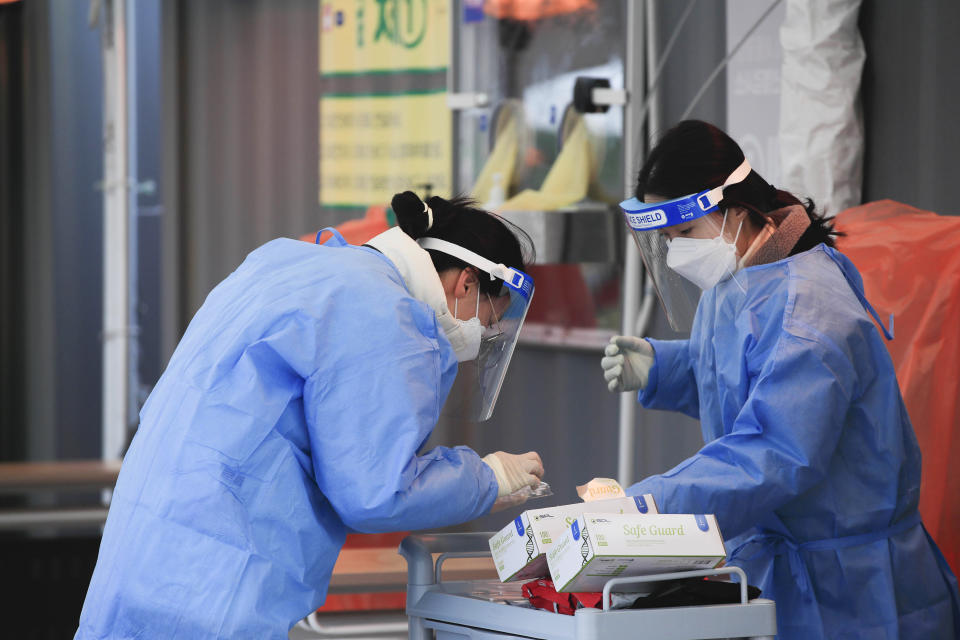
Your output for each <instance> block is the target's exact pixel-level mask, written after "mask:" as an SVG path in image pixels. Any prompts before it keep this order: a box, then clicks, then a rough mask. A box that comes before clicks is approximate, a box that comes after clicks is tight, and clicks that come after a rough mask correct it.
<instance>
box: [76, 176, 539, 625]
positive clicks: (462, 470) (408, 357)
mask: <svg viewBox="0 0 960 640" xmlns="http://www.w3.org/2000/svg"><path fill="white" fill-rule="evenodd" d="M392 206H393V210H394V212H395V213H396V215H397V219H398V221H399V226H398V227H394V228H392V229H390V230H389V231H386V232H384V233H382V234H380V235H379V236H376V237H375V238H373V239H372V240H370V242H369V243H368V245H366V246H350V245H347V244H346V243H345V242H344V241H343V239H342V237H340V235H339V234H338V233H336V232H334V234H333V237H332V238H331V240H329V241H328V242H326V243H325V244H323V245H319V244H310V243H306V242H302V241H298V240H288V239H280V240H274V241H272V242H269V243H267V244H265V245H263V246H262V247H260V248H259V249H256V250H255V251H253V252H252V253H251V254H250V255H249V256H248V257H247V258H246V260H245V261H244V262H243V263H242V264H241V265H240V266H239V267H238V268H237V270H236V271H234V272H233V273H232V274H231V275H230V276H229V277H227V279H226V280H224V281H223V282H221V283H220V284H219V285H217V287H215V288H214V289H213V291H211V292H210V294H209V296H208V297H207V299H206V301H205V302H204V303H203V306H202V307H201V308H200V310H199V311H198V312H197V314H196V315H195V316H194V318H193V320H192V321H191V323H190V326H189V327H188V329H187V331H186V333H185V335H184V336H183V339H182V340H181V342H180V344H179V346H178V347H177V349H176V352H175V353H174V355H173V357H172V358H171V360H170V363H169V364H168V366H167V368H166V371H165V372H164V374H163V376H162V377H161V379H160V381H159V382H158V383H157V385H156V387H155V388H154V390H153V392H152V393H151V395H150V397H149V399H148V400H147V402H146V404H145V406H144V407H143V411H142V412H141V414H140V426H139V429H138V431H137V433H136V435H135V437H134V438H133V441H132V443H131V445H130V448H129V451H128V452H127V454H126V457H125V459H124V462H123V467H122V470H121V473H120V477H119V480H118V482H117V485H116V491H115V492H114V494H113V500H112V503H111V506H110V513H109V516H108V518H107V523H106V527H105V529H104V532H103V540H102V543H101V545H100V555H99V558H98V561H97V565H96V569H95V571H94V574H93V578H92V580H91V582H90V587H89V590H88V592H87V596H86V601H85V602H84V605H83V611H82V614H81V617H80V624H79V628H78V630H77V633H76V638H77V639H78V640H79V639H83V640H88V639H94V638H97V639H99V638H134V637H138V638H140V637H149V638H191V639H199V638H278V639H279V638H286V637H287V634H288V631H289V629H290V628H291V627H292V626H293V625H294V624H295V623H296V622H297V621H298V620H299V619H301V618H302V617H304V616H305V615H307V614H308V613H310V612H311V611H313V610H314V609H316V608H317V607H319V606H320V605H322V604H323V602H324V599H325V595H326V590H327V584H328V582H329V579H330V575H331V571H332V569H333V565H334V562H335V561H336V559H337V555H338V553H339V551H340V548H341V547H342V545H343V543H344V539H345V536H346V534H347V533H348V532H387V531H403V530H415V529H427V528H432V527H442V526H447V525H452V524H456V523H461V522H464V521H467V520H470V519H472V518H476V517H478V516H480V515H483V514H486V513H488V512H490V511H491V509H493V508H498V507H500V506H502V505H511V504H516V503H518V502H519V501H522V499H523V498H519V499H518V498H517V492H518V491H520V490H522V489H524V488H525V487H529V486H534V485H537V484H538V482H539V480H540V478H541V477H542V476H543V465H542V463H541V461H540V457H539V455H537V454H536V453H534V452H530V453H526V454H522V455H511V454H508V453H504V452H496V453H493V454H490V455H488V456H486V457H483V458H481V457H480V456H478V455H477V454H476V453H475V452H474V451H473V450H471V449H469V448H467V447H455V448H447V447H436V448H434V449H431V450H429V451H426V452H424V453H418V452H419V451H420V449H421V448H422V447H423V445H424V444H425V443H426V441H427V439H428V438H429V437H430V434H431V432H432V431H433V429H434V426H435V425H436V422H437V419H438V416H439V413H440V409H441V407H442V406H443V404H444V402H445V400H446V397H447V394H448V392H449V391H450V388H451V385H452V383H453V379H454V377H455V376H456V374H457V368H458V363H461V362H462V363H466V366H471V367H475V368H476V382H475V384H474V385H473V387H474V391H475V398H473V401H472V402H471V403H469V405H468V406H470V407H472V409H473V411H474V414H473V417H475V418H476V419H478V420H482V419H486V418H488V417H490V415H491V413H492V412H493V407H494V404H495V402H496V399H497V394H498V393H499V389H500V385H501V383H502V381H503V376H504V374H505V372H506V368H507V364H508V363H509V360H510V356H511V354H512V352H513V348H514V346H515V344H516V340H517V335H518V333H519V331H520V327H521V325H522V323H523V319H524V317H525V314H526V310H527V308H528V306H529V303H530V299H531V297H532V295H533V280H532V279H531V278H530V277H529V276H528V275H527V274H525V273H524V271H523V270H524V264H525V262H526V260H525V257H524V249H525V247H524V246H523V245H522V244H521V240H520V238H519V237H518V236H517V235H516V234H515V233H514V232H512V231H511V230H510V228H508V226H507V225H506V224H505V223H504V222H503V221H502V220H501V219H499V218H498V217H496V216H494V215H492V214H489V213H487V212H486V211H482V210H479V209H476V208H474V207H473V206H472V204H471V203H470V202H469V201H467V200H464V199H453V200H445V199H443V198H439V197H433V198H430V199H429V200H428V201H427V202H423V201H421V200H420V198H419V197H417V196H416V195H415V194H414V193H412V192H409V191H408V192H404V193H402V194H398V195H397V196H395V197H394V198H393V203H392ZM318 239H319V236H318ZM527 240H528V239H527ZM530 249H531V250H532V247H530ZM520 493H521V495H522V492H520Z"/></svg>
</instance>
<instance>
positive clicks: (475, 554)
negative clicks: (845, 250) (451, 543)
mask: <svg viewBox="0 0 960 640" xmlns="http://www.w3.org/2000/svg"><path fill="white" fill-rule="evenodd" d="M490 555H491V554H490V550H489V549H488V550H486V551H449V552H447V553H441V554H440V557H438V558H437V569H436V574H435V575H434V579H435V580H436V583H437V584H440V583H441V582H443V579H442V578H441V575H442V574H441V568H442V567H443V561H444V560H446V559H447V558H489V557H490Z"/></svg>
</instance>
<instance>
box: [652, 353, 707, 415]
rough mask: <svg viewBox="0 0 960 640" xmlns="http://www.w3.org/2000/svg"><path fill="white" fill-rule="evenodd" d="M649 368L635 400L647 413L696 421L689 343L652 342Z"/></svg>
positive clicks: (696, 400)
mask: <svg viewBox="0 0 960 640" xmlns="http://www.w3.org/2000/svg"><path fill="white" fill-rule="evenodd" d="M647 341H648V342H649V343H650V345H651V346H653V352H654V358H653V367H652V368H651V369H650V377H649V379H648V380H647V386H646V387H645V388H643V389H641V390H640V393H639V394H638V399H639V401H640V404H642V405H643V406H644V407H646V408H647V409H664V410H667V411H679V412H681V413H685V414H687V415H688V416H690V417H691V418H697V419H699V418H700V399H699V395H698V394H697V379H696V377H695V376H694V374H693V364H692V362H691V360H690V349H689V346H690V341H689V340H653V339H651V338H648V339H647Z"/></svg>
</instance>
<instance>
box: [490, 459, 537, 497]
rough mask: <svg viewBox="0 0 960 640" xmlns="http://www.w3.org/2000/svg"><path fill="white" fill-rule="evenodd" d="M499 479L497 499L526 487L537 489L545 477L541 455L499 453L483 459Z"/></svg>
mask: <svg viewBox="0 0 960 640" xmlns="http://www.w3.org/2000/svg"><path fill="white" fill-rule="evenodd" d="M483 461H484V462H486V463H487V466H489V467H490V468H491V469H493V475H494V476H496V478H497V486H498V487H499V490H498V491H497V497H498V498H502V497H503V496H507V495H510V494H511V493H513V492H515V491H519V490H520V489H522V488H524V487H528V486H529V487H535V486H537V484H539V483H540V478H541V477H543V462H541V460H540V454H538V453H537V452H536V451H529V452H527V453H524V454H521V455H514V454H512V453H504V452H503V451H497V452H496V453H491V454H489V455H486V456H484V457H483Z"/></svg>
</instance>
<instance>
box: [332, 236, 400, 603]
mask: <svg viewBox="0 0 960 640" xmlns="http://www.w3.org/2000/svg"><path fill="white" fill-rule="evenodd" d="M370 237H371V238H372V237H373V236H370ZM368 239H369V238H368ZM360 244H362V243H360ZM407 535H408V533H407V532H406V531H399V532H396V533H351V534H349V535H348V536H347V541H346V542H345V543H344V545H343V548H344V549H369V548H371V547H391V548H393V549H396V548H397V547H399V546H400V542H401V541H402V540H403V539H404V538H406V537H407ZM406 607H407V594H406V593H405V592H403V591H396V592H385V593H330V594H327V599H326V601H325V602H324V603H323V606H322V607H320V608H319V609H317V611H385V610H390V611H402V610H404V609H405V608H406Z"/></svg>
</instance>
